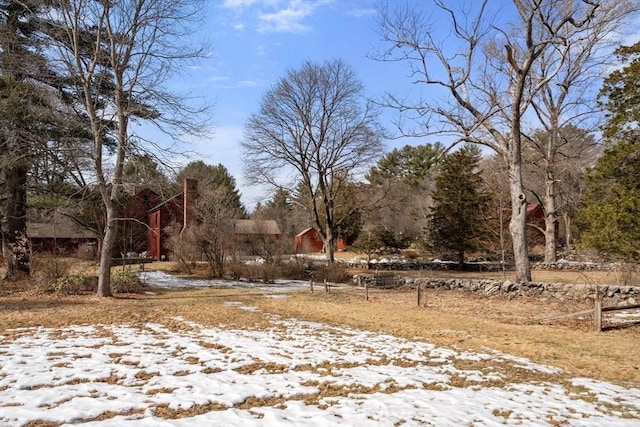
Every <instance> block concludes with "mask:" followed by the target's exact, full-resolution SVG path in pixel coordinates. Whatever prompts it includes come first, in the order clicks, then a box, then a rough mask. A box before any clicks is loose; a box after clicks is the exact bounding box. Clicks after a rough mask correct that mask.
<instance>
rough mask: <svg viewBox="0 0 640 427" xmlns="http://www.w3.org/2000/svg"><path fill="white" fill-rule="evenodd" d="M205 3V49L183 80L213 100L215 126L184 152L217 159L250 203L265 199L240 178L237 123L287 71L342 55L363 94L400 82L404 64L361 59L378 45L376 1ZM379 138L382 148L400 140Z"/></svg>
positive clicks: (210, 160) (220, 0)
mask: <svg viewBox="0 0 640 427" xmlns="http://www.w3.org/2000/svg"><path fill="white" fill-rule="evenodd" d="M207 4H208V6H207V10H206V18H205V26H204V28H203V30H204V33H205V34H206V36H207V37H208V39H210V42H211V46H212V53H211V55H210V57H209V58H207V59H206V60H205V61H201V63H200V64H199V66H198V67H196V68H194V69H192V70H191V71H190V73H189V76H187V77H184V78H185V79H186V82H185V83H183V85H184V86H185V87H186V88H188V89H189V90H191V91H192V92H194V93H196V94H198V95H200V94H202V95H204V96H205V97H206V98H207V100H208V101H209V102H212V103H213V109H212V120H213V124H214V126H213V127H214V129H213V133H212V134H211V136H210V138H206V139H204V140H199V141H195V142H193V145H192V147H190V148H191V149H193V150H194V151H196V152H197V153H199V155H198V156H191V158H192V159H194V158H195V159H202V160H203V161H205V162H206V163H208V164H218V163H222V164H223V165H224V166H225V167H226V168H227V169H228V170H229V172H230V173H231V175H233V176H234V177H235V179H236V181H237V184H238V187H239V189H240V192H241V193H242V200H243V203H245V205H246V206H247V207H249V208H251V207H253V206H254V205H255V203H256V202H257V201H259V200H260V199H261V198H262V197H263V196H264V197H268V190H266V189H264V188H258V187H250V186H247V185H246V184H245V183H244V180H243V177H242V163H241V161H240V156H241V149H240V141H241V140H242V134H243V129H244V125H245V122H246V120H247V118H248V117H249V116H250V115H251V114H253V113H257V112H259V108H260V101H261V99H262V97H263V96H264V94H265V93H266V92H267V91H268V90H269V89H270V88H271V87H272V86H273V85H274V84H275V83H276V81H277V80H278V79H280V78H282V77H284V76H285V75H286V73H287V71H289V70H292V69H298V68H300V66H301V65H302V64H303V62H304V61H305V60H312V61H314V62H324V61H326V60H334V59H342V60H343V61H345V62H346V63H347V64H348V65H349V66H351V67H352V68H353V69H354V71H355V72H356V74H357V77H358V78H359V79H360V80H361V81H362V83H363V85H364V87H365V93H366V95H367V96H370V97H378V96H381V95H382V94H383V93H384V92H385V90H389V89H391V88H392V87H395V86H396V85H401V84H403V85H406V84H407V82H406V77H405V76H406V68H405V66H404V65H401V64H390V63H381V62H378V61H374V60H372V59H369V58H368V57H367V55H368V54H370V53H372V52H373V50H374V49H375V48H376V46H377V47H380V42H379V40H380V37H379V35H378V33H377V30H376V25H375V17H376V10H375V4H376V1H375V0H348V1H345V0H212V1H209V2H207ZM389 118H390V117H389V116H387V119H389ZM384 120H385V118H384V117H383V119H382V121H383V123H382V124H383V125H385V123H384ZM385 143H386V145H387V147H389V148H392V147H393V146H394V144H395V145H398V144H400V143H399V142H397V141H385ZM416 143H417V142H416ZM200 155H204V157H201V156H200Z"/></svg>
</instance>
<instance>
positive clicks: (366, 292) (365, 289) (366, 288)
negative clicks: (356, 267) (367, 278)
mask: <svg viewBox="0 0 640 427" xmlns="http://www.w3.org/2000/svg"><path fill="white" fill-rule="evenodd" d="M364 300H365V301H369V284H368V283H367V282H364Z"/></svg>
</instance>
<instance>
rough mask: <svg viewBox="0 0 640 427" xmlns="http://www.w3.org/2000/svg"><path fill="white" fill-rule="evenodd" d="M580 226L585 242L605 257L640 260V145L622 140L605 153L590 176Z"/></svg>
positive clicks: (633, 141) (634, 140) (583, 241)
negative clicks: (639, 219)
mask: <svg viewBox="0 0 640 427" xmlns="http://www.w3.org/2000/svg"><path fill="white" fill-rule="evenodd" d="M587 184H588V185H589V190H588V191H587V193H586V194H585V196H584V198H583V207H582V209H581V210H580V212H579V214H578V219H577V226H578V229H579V230H580V232H581V236H580V241H581V243H582V244H583V245H584V246H586V247H590V248H594V249H596V250H598V251H599V252H601V253H602V254H604V255H608V256H622V257H623V258H624V259H626V260H627V261H631V260H637V259H638V258H640V222H638V218H639V217H640V143H639V142H638V139H633V140H630V141H620V142H617V143H615V144H614V145H612V146H611V147H609V148H608V149H606V150H605V152H604V154H603V156H602V157H600V158H599V159H598V162H597V164H596V166H595V167H594V168H593V169H592V170H591V171H589V173H588V175H587Z"/></svg>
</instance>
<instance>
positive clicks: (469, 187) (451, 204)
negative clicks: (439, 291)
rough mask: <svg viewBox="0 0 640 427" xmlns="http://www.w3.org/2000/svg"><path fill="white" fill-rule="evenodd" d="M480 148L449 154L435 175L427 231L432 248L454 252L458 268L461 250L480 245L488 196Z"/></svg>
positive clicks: (461, 265) (462, 252)
mask: <svg viewBox="0 0 640 427" xmlns="http://www.w3.org/2000/svg"><path fill="white" fill-rule="evenodd" d="M480 159H481V157H480V150H479V149H478V148H477V147H475V146H469V145H468V146H465V147H463V148H462V149H460V150H459V151H456V152H454V153H452V154H450V155H448V156H447V157H446V158H445V160H444V161H443V162H442V165H441V170H440V174H439V175H438V176H437V177H436V190H435V192H434V194H433V200H434V202H435V206H434V207H433V211H432V213H431V215H430V216H429V235H430V238H431V244H432V246H433V248H435V249H444V250H446V251H451V252H453V253H454V254H455V256H456V259H457V261H458V265H459V266H460V268H463V267H464V254H465V252H467V251H470V250H475V249H477V248H478V247H479V245H480V242H481V237H482V235H483V233H484V231H483V229H484V221H483V218H484V214H485V213H486V210H487V207H488V203H489V197H488V195H487V194H486V193H485V192H484V191H483V186H482V176H481V175H480V169H479V163H480Z"/></svg>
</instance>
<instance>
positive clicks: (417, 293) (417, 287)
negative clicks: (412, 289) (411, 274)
mask: <svg viewBox="0 0 640 427" xmlns="http://www.w3.org/2000/svg"><path fill="white" fill-rule="evenodd" d="M416 295H417V298H418V307H420V285H416Z"/></svg>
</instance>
